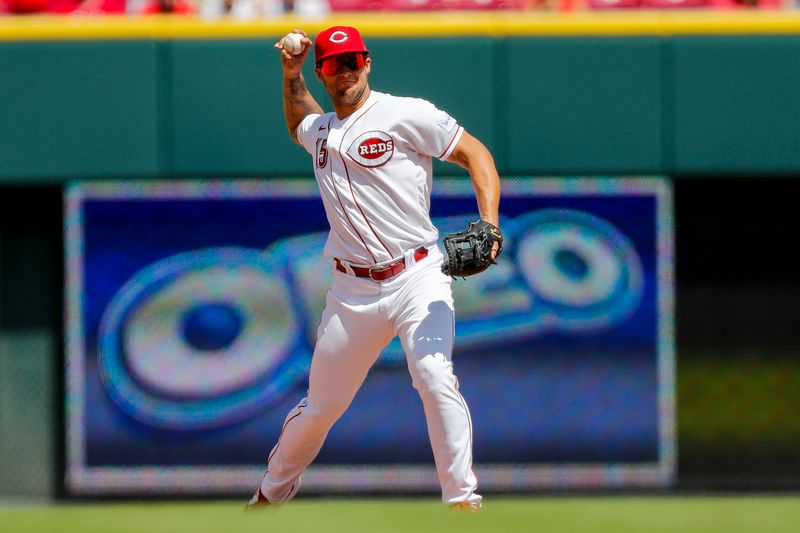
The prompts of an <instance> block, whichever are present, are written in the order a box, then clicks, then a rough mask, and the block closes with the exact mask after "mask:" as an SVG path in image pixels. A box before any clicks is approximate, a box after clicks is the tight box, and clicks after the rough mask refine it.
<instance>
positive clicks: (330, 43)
mask: <svg viewBox="0 0 800 533" xmlns="http://www.w3.org/2000/svg"><path fill="white" fill-rule="evenodd" d="M348 52H362V53H364V54H368V53H369V50H367V47H366V46H365V45H364V39H362V38H361V34H360V33H358V30H357V29H355V28H352V27H350V26H333V27H332V28H328V29H327V30H323V31H321V32H320V33H319V35H317V38H316V40H315V41H314V62H315V63H319V62H320V61H322V60H323V59H325V58H327V57H331V56H335V55H337V54H346V53H348Z"/></svg>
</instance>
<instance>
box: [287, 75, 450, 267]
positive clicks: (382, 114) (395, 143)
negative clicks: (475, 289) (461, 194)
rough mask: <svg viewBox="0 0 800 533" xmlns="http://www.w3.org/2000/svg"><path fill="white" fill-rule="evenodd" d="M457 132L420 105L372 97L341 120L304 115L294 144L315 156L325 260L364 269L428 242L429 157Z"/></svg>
mask: <svg viewBox="0 0 800 533" xmlns="http://www.w3.org/2000/svg"><path fill="white" fill-rule="evenodd" d="M463 133H464V129H463V128H462V127H461V126H459V125H458V124H457V123H456V121H455V119H453V118H452V117H451V116H450V115H448V114H447V113H445V112H444V111H441V110H439V109H437V108H436V107H435V106H434V105H433V104H431V103H430V102H428V101H426V100H422V99H419V98H403V97H397V96H392V95H390V94H386V93H380V92H377V91H371V92H370V95H369V97H368V98H367V101H366V102H365V103H364V105H363V106H361V107H360V108H359V109H358V110H357V111H356V112H355V113H353V114H351V115H350V116H348V117H346V118H344V119H342V120H340V119H338V118H337V117H336V113H326V114H324V115H318V114H311V115H308V116H307V117H306V118H305V119H304V120H303V121H302V122H301V123H300V125H299V126H298V127H297V138H298V140H299V141H300V143H301V144H302V145H303V147H304V148H305V149H306V150H307V151H308V153H310V154H311V155H312V156H313V159H314V174H315V176H316V178H317V183H318V184H319V188H320V192H321V196H322V201H323V203H324V205H325V212H326V215H327V217H328V222H329V224H330V227H331V229H330V233H329V235H328V241H327V243H326V244H325V250H324V254H325V255H326V256H330V257H338V258H340V259H345V260H347V261H351V262H353V263H357V264H364V265H370V264H375V263H382V262H385V261H388V260H391V259H397V258H400V257H402V256H403V253H404V252H406V251H407V250H411V249H414V248H417V247H418V246H421V245H425V246H430V245H432V244H434V243H435V242H436V241H437V240H438V237H439V234H438V231H437V229H436V227H435V226H434V225H433V223H432V222H431V219H430V192H431V182H432V171H431V167H432V158H433V157H437V158H439V159H441V160H445V159H447V158H448V157H449V156H450V154H451V153H452V151H453V149H454V148H455V146H456V144H458V141H459V139H460V138H461V135H462V134H463Z"/></svg>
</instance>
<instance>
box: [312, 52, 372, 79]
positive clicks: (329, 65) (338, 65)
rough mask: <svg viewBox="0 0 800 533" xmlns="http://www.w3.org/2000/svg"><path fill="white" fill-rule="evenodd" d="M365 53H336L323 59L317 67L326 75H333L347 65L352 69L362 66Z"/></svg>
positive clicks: (358, 68)
mask: <svg viewBox="0 0 800 533" xmlns="http://www.w3.org/2000/svg"><path fill="white" fill-rule="evenodd" d="M364 57H365V54H357V53H350V54H337V55H335V56H331V57H329V58H326V59H323V60H322V61H320V62H319V64H317V66H318V67H319V69H320V70H321V71H322V73H323V74H325V75H326V76H333V75H334V74H338V73H339V71H341V70H342V67H347V68H348V69H350V70H352V71H356V70H360V69H362V68H364Z"/></svg>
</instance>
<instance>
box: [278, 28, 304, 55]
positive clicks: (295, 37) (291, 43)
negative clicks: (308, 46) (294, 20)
mask: <svg viewBox="0 0 800 533" xmlns="http://www.w3.org/2000/svg"><path fill="white" fill-rule="evenodd" d="M302 38H303V36H302V35H300V34H299V33H289V34H287V35H286V37H284V38H283V49H284V50H286V51H287V52H289V53H290V54H292V55H293V56H296V55H297V54H299V53H301V52H302V51H303V43H302V42H301V39H302Z"/></svg>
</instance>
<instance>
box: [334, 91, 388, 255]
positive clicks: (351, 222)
mask: <svg viewBox="0 0 800 533" xmlns="http://www.w3.org/2000/svg"><path fill="white" fill-rule="evenodd" d="M376 103H377V102H376ZM373 105H374V104H373ZM331 122H333V117H331V118H330V119H329V120H328V135H330V134H331ZM339 148H340V149H341V146H340V147H339ZM340 157H341V154H340ZM344 172H345V174H347V166H346V165H345V167H344ZM347 180H348V181H349V180H350V175H349V174H348V176H347ZM331 186H332V187H333V193H334V194H335V195H336V200H337V201H338V202H339V206H340V207H341V208H342V213H344V217H345V218H346V219H347V222H349V223H350V226H351V227H352V228H353V231H355V232H356V235H358V240H360V241H361V244H363V245H364V248H366V249H367V253H368V254H369V256H370V257H371V258H372V260H373V261H374V262H376V263H377V262H378V260H377V259H376V258H375V256H374V255H373V254H372V251H370V249H369V246H367V241H365V240H364V237H362V236H361V232H359V231H358V228H357V227H356V225H355V224H353V221H352V220H350V215H348V214H347V209H345V207H344V204H343V203H342V199H341V198H340V197H339V190H338V189H337V188H336V180H335V179H334V178H333V159H331Z"/></svg>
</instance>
